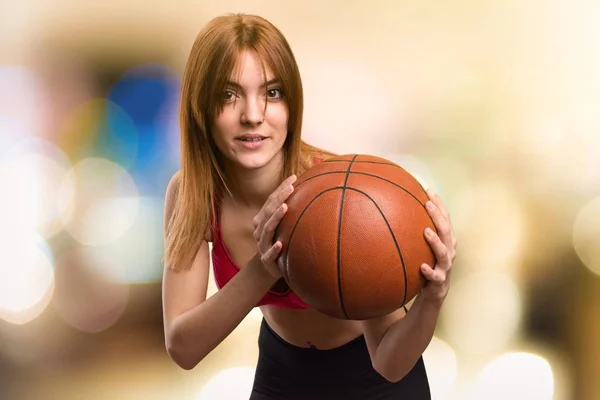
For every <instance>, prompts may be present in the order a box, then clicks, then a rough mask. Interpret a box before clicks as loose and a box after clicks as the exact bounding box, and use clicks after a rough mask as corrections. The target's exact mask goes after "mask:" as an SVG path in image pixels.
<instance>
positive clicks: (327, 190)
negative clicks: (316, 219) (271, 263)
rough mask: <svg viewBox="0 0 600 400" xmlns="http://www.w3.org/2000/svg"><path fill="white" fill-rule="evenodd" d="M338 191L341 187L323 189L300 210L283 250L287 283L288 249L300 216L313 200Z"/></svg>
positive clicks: (288, 275)
mask: <svg viewBox="0 0 600 400" xmlns="http://www.w3.org/2000/svg"><path fill="white" fill-rule="evenodd" d="M338 189H342V187H341V186H336V187H333V188H329V189H325V190H323V191H322V192H319V193H318V194H317V195H315V197H313V198H312V200H311V201H309V202H308V204H307V205H306V207H304V209H303V210H302V212H301V213H300V215H299V216H298V219H297V220H296V223H295V224H294V226H293V227H292V231H291V232H290V237H289V239H288V244H287V248H286V249H285V274H286V276H287V277H288V281H289V278H290V274H289V270H288V269H289V265H290V263H289V257H290V252H289V251H288V249H289V247H290V245H291V244H292V238H293V237H294V233H295V232H296V228H297V227H298V224H299V223H300V220H301V219H302V216H303V215H304V213H305V212H306V211H307V210H308V208H309V207H310V205H311V204H312V203H314V202H315V200H317V199H318V198H319V197H321V196H322V195H324V194H325V193H327V192H331V191H334V190H338ZM291 286H292V285H290V287H291Z"/></svg>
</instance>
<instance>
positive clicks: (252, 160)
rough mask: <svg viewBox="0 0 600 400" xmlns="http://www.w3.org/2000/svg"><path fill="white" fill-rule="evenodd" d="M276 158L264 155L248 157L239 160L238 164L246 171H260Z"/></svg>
mask: <svg viewBox="0 0 600 400" xmlns="http://www.w3.org/2000/svg"><path fill="white" fill-rule="evenodd" d="M273 158H274V157H272V156H271V157H270V156H268V155H266V154H265V155H262V154H254V155H246V156H243V157H240V158H238V160H237V164H238V165H239V166H240V167H242V168H245V169H259V168H262V167H264V166H265V165H267V164H269V162H270V161H271V160H273Z"/></svg>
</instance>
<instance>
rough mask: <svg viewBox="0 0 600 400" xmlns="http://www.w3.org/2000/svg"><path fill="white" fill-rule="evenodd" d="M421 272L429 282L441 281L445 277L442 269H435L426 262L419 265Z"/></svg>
mask: <svg viewBox="0 0 600 400" xmlns="http://www.w3.org/2000/svg"><path fill="white" fill-rule="evenodd" d="M421 272H422V273H423V276H424V277H425V279H427V280H428V281H430V282H435V283H443V282H444V280H445V279H446V278H445V276H444V273H443V272H442V271H438V270H435V269H433V268H431V267H430V266H429V265H427V264H422V265H421Z"/></svg>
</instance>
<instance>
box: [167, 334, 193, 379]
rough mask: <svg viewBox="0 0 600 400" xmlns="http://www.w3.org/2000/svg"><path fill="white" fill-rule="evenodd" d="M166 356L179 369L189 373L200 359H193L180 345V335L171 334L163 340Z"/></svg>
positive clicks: (181, 344) (183, 346)
mask: <svg viewBox="0 0 600 400" xmlns="http://www.w3.org/2000/svg"><path fill="white" fill-rule="evenodd" d="M165 345H166V349H167V354H168V355H169V357H170V358H171V360H173V362H174V363H175V364H177V366H178V367H180V368H181V369H184V370H186V371H190V370H192V369H194V368H195V367H196V365H198V363H199V362H200V361H201V360H200V359H194V358H193V357H192V356H191V354H190V352H189V350H187V349H186V346H185V345H184V344H183V343H182V339H181V335H178V334H177V333H176V332H171V333H170V334H168V335H167V337H166V340H165Z"/></svg>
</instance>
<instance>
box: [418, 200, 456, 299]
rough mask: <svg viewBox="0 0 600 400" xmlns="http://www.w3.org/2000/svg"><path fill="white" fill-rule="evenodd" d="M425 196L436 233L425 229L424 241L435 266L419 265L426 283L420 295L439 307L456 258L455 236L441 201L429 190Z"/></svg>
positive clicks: (446, 289) (446, 292)
mask: <svg viewBox="0 0 600 400" xmlns="http://www.w3.org/2000/svg"><path fill="white" fill-rule="evenodd" d="M427 196H428V197H429V200H430V201H428V202H427V203H426V204H425V208H426V209H427V213H428V214H429V216H430V217H431V219H432V220H433V223H434V225H435V228H436V230H437V232H438V233H437V234H436V233H435V232H434V231H432V230H431V229H429V228H427V229H425V239H426V240H427V242H428V243H429V246H430V247H431V249H432V250H433V253H434V255H435V258H436V264H435V267H434V268H432V267H431V266H429V265H427V264H423V265H421V272H422V273H423V275H424V276H425V278H427V281H428V282H427V284H426V285H425V287H424V288H423V289H422V290H421V294H422V295H423V297H424V298H425V299H426V300H429V301H432V302H434V303H436V304H438V305H441V304H442V302H443V301H444V299H445V298H446V295H447V294H448V289H449V287H450V272H451V270H452V263H453V262H454V258H455V257H456V236H455V234H454V231H453V230H452V222H451V221H450V215H449V214H448V211H446V208H445V207H444V203H442V200H441V199H440V198H439V196H438V195H436V194H435V193H434V192H433V191H432V190H431V189H429V190H427Z"/></svg>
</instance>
